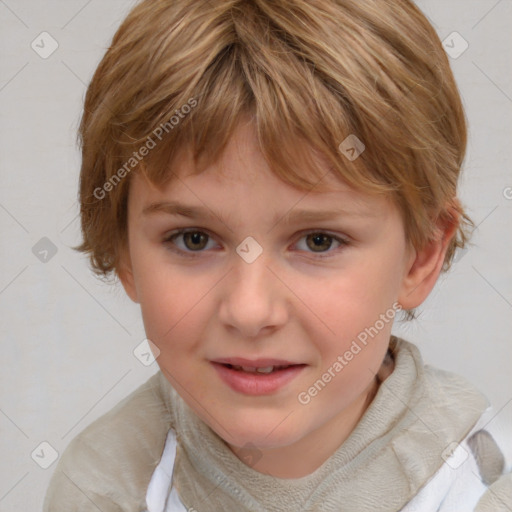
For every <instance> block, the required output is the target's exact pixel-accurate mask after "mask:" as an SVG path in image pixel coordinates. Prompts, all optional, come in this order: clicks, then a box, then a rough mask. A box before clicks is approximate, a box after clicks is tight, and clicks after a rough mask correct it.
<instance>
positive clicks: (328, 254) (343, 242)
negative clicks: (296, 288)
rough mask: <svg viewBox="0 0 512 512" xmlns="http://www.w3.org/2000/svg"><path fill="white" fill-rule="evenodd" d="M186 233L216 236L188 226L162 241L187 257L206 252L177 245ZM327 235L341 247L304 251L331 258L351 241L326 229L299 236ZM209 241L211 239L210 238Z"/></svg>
mask: <svg viewBox="0 0 512 512" xmlns="http://www.w3.org/2000/svg"><path fill="white" fill-rule="evenodd" d="M185 233H201V234H204V235H207V236H208V237H209V239H214V237H213V236H212V235H210V233H209V232H208V231H206V230H204V229H199V228H186V229H177V230H176V231H173V232H172V233H169V234H168V235H166V236H165V237H164V239H163V241H162V243H163V244H164V245H165V246H166V247H167V248H168V249H169V250H171V251H173V252H175V253H177V254H180V255H184V256H185V257H189V258H197V257H199V256H201V254H202V253H203V252H205V250H204V249H203V250H200V251H190V250H187V251H184V250H183V249H179V248H177V247H176V245H175V244H174V243H173V240H174V239H176V238H177V237H179V236H180V235H183V234H185ZM313 234H314V235H326V236H327V238H330V239H332V240H334V241H336V242H338V243H339V244H340V245H339V247H337V248H336V249H332V250H331V249H329V250H327V251H325V252H323V253H322V252H318V253H315V252H313V251H311V252H310V251H304V252H310V254H313V255H315V256H314V258H315V259H324V258H330V257H332V253H333V252H337V250H339V249H341V248H343V247H345V246H347V245H348V244H349V241H348V239H347V238H344V237H341V236H339V235H333V234H331V233H328V232H325V231H322V230H318V229H317V230H309V231H307V232H304V233H301V237H300V238H299V240H301V239H302V238H304V237H306V236H308V235H313ZM208 241H209V240H208Z"/></svg>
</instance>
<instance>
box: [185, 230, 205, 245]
mask: <svg viewBox="0 0 512 512" xmlns="http://www.w3.org/2000/svg"><path fill="white" fill-rule="evenodd" d="M184 239H185V243H186V242H187V241H191V242H192V245H195V246H197V245H200V247H189V249H191V248H192V249H202V248H203V247H204V246H205V245H206V244H205V240H206V237H205V236H204V235H203V234H202V233H200V232H199V231H194V232H192V233H185V236H184ZM201 242H203V243H201ZM186 245H187V246H188V245H189V244H187V243H186Z"/></svg>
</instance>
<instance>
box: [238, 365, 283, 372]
mask: <svg viewBox="0 0 512 512" xmlns="http://www.w3.org/2000/svg"><path fill="white" fill-rule="evenodd" d="M232 368H233V370H239V371H244V372H249V373H272V372H273V371H274V370H281V369H283V368H288V366H266V367H265V368H255V367H253V366H237V365H232Z"/></svg>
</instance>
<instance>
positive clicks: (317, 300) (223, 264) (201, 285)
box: [123, 127, 414, 449]
mask: <svg viewBox="0 0 512 512" xmlns="http://www.w3.org/2000/svg"><path fill="white" fill-rule="evenodd" d="M255 140H256V139H255V136H254V134H253V132H252V131H251V129H250V128H249V127H241V128H239V130H238V132H237V134H236V136H235V137H234V138H233V139H232V141H231V143H230V145H229V146H228V148H227V150H226V152H225V154H224V155H223V158H222V159H221V162H219V166H211V167H210V168H208V169H207V170H206V171H205V172H204V173H202V174H200V175H198V176H195V177H192V176H189V177H186V174H187V173H188V172H190V169H191V167H190V162H188V161H186V160H180V161H179V162H177V163H175V166H174V167H173V168H174V169H175V170H176V171H177V172H179V175H180V179H179V180H176V181H174V182H173V183H172V185H170V186H169V187H167V188H165V189H164V190H158V189H156V188H155V187H153V186H151V185H150V184H148V183H147V182H146V181H145V180H144V179H143V178H141V177H140V176H137V175H134V176H133V178H134V179H133V181H132V183H131V185H130V186H131V192H130V197H129V207H128V210H129V221H128V222H129V255H130V260H131V261H130V262H129V263H128V265H129V268H131V270H130V271H129V274H130V273H131V276H129V277H128V278H123V284H124V285H125V288H126V289H127V291H128V293H129V294H130V296H131V297H132V298H133V299H134V300H136V301H137V302H139V303H140V305H141V308H142V314H143V319H144V324H145V329H146V334H147V337H148V338H149V339H150V340H151V341H152V342H153V343H155V344H156V345H157V346H158V347H159V349H160V355H159V357H158V359H157V361H158V364H159V365H160V367H161V369H162V370H163V372H164V374H165V375H166V377H167V378H168V379H169V381H170V382H171V383H172V384H173V385H174V387H175V388H176V389H177V390H178V392H179V393H180V395H181V396H182V397H183V399H184V400H185V401H186V402H187V403H188V405H189V406H190V407H191V408H192V409H193V410H194V411H195V412H196V414H197V415H198V416H200V417H201V418H202V419H203V420H204V421H205V422H206V423H207V424H209V425H210V427H211V428H212V429H213V430H214V431H216V432H217V433H218V434H219V435H220V436H221V437H222V438H224V439H225V440H226V441H227V442H228V443H229V444H230V445H233V446H235V447H241V446H243V445H244V444H246V443H249V442H250V443H253V444H254V445H256V446H259V447H260V448H261V449H265V448H272V447H275V448H277V447H285V446H288V445H292V444H294V443H302V444H304V443H305V442H306V441H307V440H308V439H314V438H315V436H316V438H317V439H320V442H321V443H327V444H328V443H329V439H331V438H333V437H334V438H335V437H336V436H337V435H338V432H339V431H341V430H342V427H341V426H342V425H345V426H346V425H352V426H353V425H354V424H355V422H357V420H358V419H359V417H360V415H361V414H362V412H363V411H364V408H365V401H366V400H367V395H368V393H369V391H370V390H371V389H372V388H373V387H374V383H375V373H376V372H377V370H378V369H379V367H380V365H381V362H382V360H383V357H384V355H385V353H386V350H387V346H388V341H389V337H390V331H391V325H392V321H391V320H390V318H391V319H392V318H393V316H394V312H395V310H394V308H393V304H394V303H395V302H396V301H397V300H398V301H399V300H400V298H401V296H402V295H403V294H404V293H405V292H404V284H403V282H404V276H406V274H407V271H408V269H409V267H410V265H411V261H412V260H411V256H412V257H413V256H414V254H412V252H413V251H409V250H408V248H407V245H406V240H405V235H404V228H403V224H402V220H401V217H400V215H399V212H398V210H397V209H396V207H395V206H393V205H392V203H391V202H390V201H388V200H387V199H385V198H383V197H378V198H376V197H372V196H369V195H368V196H367V195H364V194H362V193H358V192H355V191H353V190H351V189H349V188H348V187H347V186H346V185H344V184H342V183H341V182H340V181H339V180H335V179H334V178H333V177H332V176H326V177H325V178H324V179H323V182H322V184H326V183H331V184H332V191H331V192H320V193H319V192H314V191H311V192H309V193H306V192H303V191H299V190H297V189H294V188H292V187H291V186H289V185H287V184H284V183H283V182H282V181H280V180H279V179H278V178H276V177H274V176H273V175H272V174H271V173H270V171H269V169H268V167H267V165H266V163H265V161H264V159H263V157H262V155H261V154H260V152H259V151H258V149H257V147H256V142H255ZM340 158H342V156H340ZM220 166H222V169H223V174H222V175H221V174H220V173H219V169H220ZM175 201H179V203H180V204H182V205H184V207H190V208H194V209H195V208H197V209H201V210H204V211H206V212H207V213H210V214H212V216H211V217H208V216H207V215H204V214H201V215H199V216H197V217H195V218H188V217H185V216H180V215H170V214H169V213H168V212H165V211H164V209H163V207H162V209H155V208H154V209H153V210H152V211H149V212H146V213H144V210H145V209H147V208H148V206H149V205H150V204H152V203H157V202H158V203H159V202H175ZM300 210H307V211H311V212H333V211H335V210H340V213H339V215H338V216H333V217H331V218H326V219H325V220H307V219H302V220H295V221H293V222H292V221H290V222H288V219H287V215H288V214H290V217H293V216H294V215H295V214H297V212H298V211H300ZM218 217H222V219H223V221H221V220H219V218H218ZM180 228H186V229H190V230H192V231H200V232H201V233H202V234H203V235H202V236H201V233H199V234H196V235H195V236H194V235H189V236H183V235H181V236H177V237H176V238H175V239H174V242H173V241H172V240H170V236H171V235H172V233H173V232H174V231H175V230H177V229H180ZM192 228H193V229H192ZM308 232H313V233H325V235H324V237H322V236H321V234H320V235H317V236H316V237H315V236H312V235H310V236H307V235H308ZM247 237H252V238H253V239H254V240H255V241H256V242H257V244H259V246H260V247H261V248H262V251H263V252H262V253H261V254H260V255H259V256H258V257H257V258H256V259H255V260H254V261H252V262H248V261H246V259H247V256H249V257H250V256H254V255H256V252H255V251H256V248H257V247H254V246H253V245H251V242H249V243H248V245H247V246H246V245H245V243H244V244H242V245H241V246H240V244H241V242H242V241H244V240H245V239H246V238H247ZM329 237H332V238H329ZM335 237H339V239H340V240H346V244H344V243H343V242H342V243H340V242H337V241H336V238H335ZM166 238H167V241H165V239H166ZM237 247H238V248H239V251H240V254H241V255H242V256H244V257H242V256H241V255H240V254H239V253H238V252H237V250H236V249H237ZM244 250H246V251H247V252H245V253H244V252H243V251H244ZM322 256H324V257H323V258H322ZM244 258H246V259H244ZM130 265H131V267H130ZM395 306H396V304H395ZM395 309H396V308H395ZM386 314H387V316H386ZM383 317H386V318H387V321H383V320H382V318H383ZM369 328H372V330H371V332H372V334H373V337H372V336H369V335H367V340H368V341H367V344H366V346H365V345H364V344H363V343H361V342H358V345H359V346H360V348H361V350H360V351H358V352H357V348H355V346H354V345H353V341H354V340H357V339H358V335H361V333H363V332H365V329H369ZM375 331H378V333H377V334H375ZM366 332H367V333H368V331H366ZM362 337H364V336H360V338H359V339H361V338H362ZM351 346H352V349H351ZM347 351H348V352H351V353H352V354H353V357H350V356H346V355H345V354H346V353H347ZM356 352H357V353H356ZM339 357H341V359H342V360H343V361H344V363H341V362H340V359H339ZM228 358H245V359H247V360H250V361H255V360H258V359H276V360H280V361H282V362H283V363H282V364H284V363H285V362H287V363H289V364H295V365H302V366H297V367H295V368H294V369H292V370H288V371H283V370H280V371H279V372H278V373H275V374H266V375H259V374H254V373H246V372H240V371H239V370H234V369H227V367H225V366H223V365H222V364H220V363H216V361H219V360H226V359H228ZM336 361H338V363H339V364H340V365H342V369H341V370H340V366H339V365H336V364H335V363H336ZM247 365H248V366H250V364H249V363H248V364H247ZM255 365H259V366H270V365H271V362H270V363H269V362H265V361H262V362H261V364H260V363H258V362H256V363H255ZM329 369H330V370H329ZM326 372H327V373H329V375H330V377H331V378H330V379H329V378H328V377H329V376H327V377H326V376H325V375H324V377H322V376H323V374H325V373H326ZM318 380H321V381H322V382H323V383H324V385H323V386H322V385H319V387H320V389H321V390H320V391H318V390H317V392H316V393H315V391H310V388H311V387H312V386H314V384H315V382H316V381H318ZM308 390H309V391H308ZM333 443H334V445H336V441H335V440H334V441H333Z"/></svg>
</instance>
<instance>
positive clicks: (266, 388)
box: [211, 359, 307, 396]
mask: <svg viewBox="0 0 512 512" xmlns="http://www.w3.org/2000/svg"><path fill="white" fill-rule="evenodd" d="M211 363H212V365H213V367H214V368H215V370H216V371H217V374H218V375H219V377H220V378H221V380H222V381H223V382H224V383H225V384H227V385H228V386H229V387H230V388H231V389H232V390H234V391H236V392H238V393H242V394H245V395H253V396H256V395H268V394H272V393H276V392H278V391H279V390H280V389H281V388H284V387H285V386H286V384H288V383H289V382H291V381H292V380H293V379H294V378H295V377H297V376H298V375H299V374H300V373H301V372H302V370H303V369H304V368H305V367H306V366H307V365H306V364H302V363H300V364H297V363H292V362H289V361H283V360H257V361H249V360H245V359H244V360H240V359H224V360H216V361H211ZM240 363H243V364H240Z"/></svg>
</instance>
